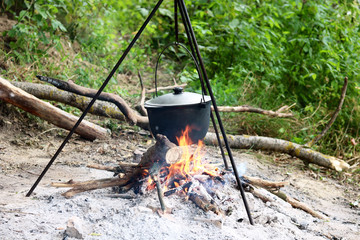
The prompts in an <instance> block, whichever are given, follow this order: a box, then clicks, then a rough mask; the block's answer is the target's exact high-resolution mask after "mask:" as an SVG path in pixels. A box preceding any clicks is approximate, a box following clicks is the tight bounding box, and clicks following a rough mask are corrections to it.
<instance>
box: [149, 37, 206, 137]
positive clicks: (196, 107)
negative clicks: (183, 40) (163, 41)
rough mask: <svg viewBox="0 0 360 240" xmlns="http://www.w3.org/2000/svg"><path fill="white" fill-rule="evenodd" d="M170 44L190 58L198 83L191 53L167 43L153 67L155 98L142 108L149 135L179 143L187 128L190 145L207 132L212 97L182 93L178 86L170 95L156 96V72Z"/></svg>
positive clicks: (197, 66)
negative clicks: (147, 121)
mask: <svg viewBox="0 0 360 240" xmlns="http://www.w3.org/2000/svg"><path fill="white" fill-rule="evenodd" d="M172 45H176V46H180V47H182V48H183V49H185V50H186V52H187V53H188V54H189V55H190V56H191V57H192V59H193V61H194V63H195V66H196V69H197V72H198V75H199V80H201V75H200V68H199V65H198V64H197V61H196V60H195V58H194V56H193V55H192V54H191V52H190V51H189V50H188V49H187V48H186V47H185V46H184V45H183V44H180V43H177V42H175V43H170V44H168V45H167V46H166V47H165V48H164V50H163V51H162V52H161V53H160V55H159V57H158V59H157V63H156V68H155V90H156V92H155V94H156V97H155V98H153V99H151V100H149V101H146V102H145V104H144V106H145V108H146V110H147V112H148V117H149V123H150V128H151V132H152V133H153V134H154V135H155V136H156V134H158V133H160V134H163V135H165V136H166V137H167V138H168V139H169V140H170V141H171V142H173V143H175V144H178V141H177V139H176V138H177V137H180V136H181V134H182V132H183V131H185V129H186V127H190V131H189V137H190V139H191V140H192V142H193V143H197V142H198V140H202V139H203V138H204V137H205V135H206V133H207V131H208V129H209V121H210V111H211V98H210V97H209V96H205V94H204V87H202V94H197V93H192V92H183V89H182V88H181V87H176V88H174V92H173V93H168V94H165V95H162V96H160V97H158V96H157V69H158V64H159V62H160V59H161V55H162V54H163V53H164V51H165V50H166V49H167V48H169V47H170V46H172Z"/></svg>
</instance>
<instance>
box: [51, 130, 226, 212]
mask: <svg viewBox="0 0 360 240" xmlns="http://www.w3.org/2000/svg"><path fill="white" fill-rule="evenodd" d="M190 132H191V128H190V127H186V129H185V130H183V131H182V134H181V136H179V137H177V138H176V139H177V141H178V142H177V143H178V144H177V145H176V144H174V143H172V142H170V141H169V140H168V139H167V138H166V137H165V136H163V135H160V134H158V135H157V136H156V140H157V141H156V144H155V145H153V146H152V147H150V148H149V149H148V150H147V151H146V152H145V153H144V154H143V156H142V158H141V161H140V163H139V164H129V163H119V166H116V167H108V166H99V165H90V166H89V167H91V168H97V169H103V170H108V171H112V172H114V173H115V175H117V177H115V178H107V179H100V180H94V181H85V182H75V181H73V180H70V181H68V182H66V183H52V185H53V186H55V187H72V189H70V190H68V191H67V192H65V193H63V195H64V196H65V197H67V198H69V197H72V196H73V195H75V194H77V193H80V192H84V191H88V190H94V189H99V188H105V187H115V186H116V187H117V191H119V192H121V193H123V192H127V191H129V190H130V189H133V190H134V192H135V193H139V192H141V191H151V190H153V189H155V188H156V189H157V191H158V196H159V202H160V205H161V210H162V211H165V210H166V205H165V201H164V196H165V197H168V196H170V195H172V194H178V195H182V196H184V197H185V199H189V200H191V201H193V202H194V203H195V204H196V205H197V206H198V207H200V208H201V209H203V210H204V211H209V210H210V211H213V212H215V213H216V214H220V213H222V211H221V209H220V208H219V207H218V205H217V204H216V201H215V200H214V199H215V196H216V191H215V190H216V188H217V187H218V186H222V185H223V184H224V183H225V181H224V180H223V178H222V174H224V173H221V172H220V170H219V168H218V165H215V164H212V163H210V162H208V161H207V159H206V158H205V153H206V152H205V147H204V144H203V142H202V141H201V140H199V141H198V142H197V143H193V142H192V140H191V138H190V137H189V133H190Z"/></svg>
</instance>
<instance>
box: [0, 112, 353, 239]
mask: <svg viewBox="0 0 360 240" xmlns="http://www.w3.org/2000/svg"><path fill="white" fill-rule="evenodd" d="M64 137H65V133H64V131H63V130H60V129H57V128H53V126H51V125H48V124H46V123H37V122H36V121H34V120H31V121H30V120H29V119H25V120H24V119H15V120H14V118H13V117H12V116H9V115H8V114H7V113H6V111H5V112H4V111H3V112H2V118H1V119H0V239H75V238H74V236H78V237H80V236H79V235H74V234H72V233H71V231H70V230H71V228H67V223H68V222H69V220H71V219H75V220H74V221H75V223H76V224H75V225H76V227H75V228H74V229H76V230H78V231H79V234H81V237H82V238H84V239H256V240H258V239H297V240H299V239H349V240H355V239H360V210H359V208H352V207H351V206H350V203H352V202H355V201H356V200H357V199H359V191H358V190H359V189H355V188H354V187H351V186H344V185H343V184H341V183H340V182H338V181H334V180H332V179H330V178H326V177H322V178H321V179H319V177H318V175H316V174H315V173H313V172H311V171H310V170H307V169H305V170H304V169H303V164H302V162H301V161H299V160H296V159H289V158H287V160H285V161H283V162H281V161H280V163H279V161H275V157H270V156H266V155H263V154H261V153H257V152H245V151H234V156H235V160H236V163H237V164H238V166H239V168H240V169H242V170H245V168H246V175H248V176H254V177H256V176H257V177H261V178H263V179H268V180H273V181H281V180H284V179H286V180H288V181H290V182H291V184H290V185H289V186H287V187H285V188H283V189H282V190H283V191H284V192H286V193H287V194H289V195H291V196H292V197H294V198H297V199H299V200H300V201H302V202H304V203H306V204H308V205H309V206H311V207H312V208H313V209H315V210H316V211H318V212H320V213H322V214H324V215H326V216H327V217H328V220H326V221H324V220H319V219H317V218H314V217H312V216H311V215H309V214H308V213H305V212H304V211H302V210H298V209H294V208H292V207H291V206H290V205H289V204H288V203H285V202H284V201H282V200H281V199H278V198H277V197H275V196H272V197H273V199H274V202H272V203H269V202H268V203H263V202H262V201H261V200H260V199H258V198H255V197H254V196H253V195H252V194H251V193H246V198H247V200H248V202H249V205H250V208H251V215H252V217H253V219H254V222H255V225H253V226H252V225H250V224H249V220H248V217H247V214H246V212H245V208H244V205H243V201H242V198H241V196H240V193H239V191H238V190H236V189H235V188H234V179H233V177H232V175H230V177H228V182H227V184H225V185H224V186H219V191H220V192H221V195H222V197H223V199H222V203H221V204H220V207H221V208H222V209H223V210H230V209H231V210H232V214H231V215H230V216H226V217H219V216H217V215H216V214H214V213H212V212H207V213H205V212H203V211H202V210H201V209H199V208H198V207H196V206H195V205H194V204H193V203H192V202H190V201H186V200H185V199H184V197H183V196H179V195H176V194H174V195H171V196H169V197H166V198H165V201H166V205H167V206H168V207H171V208H172V209H173V210H172V213H171V214H166V215H159V214H158V212H156V211H153V210H152V209H153V208H156V207H159V202H158V198H157V194H156V191H150V192H144V194H142V195H140V194H139V195H133V197H132V198H131V199H122V198H112V197H110V196H109V194H111V193H113V190H112V189H110V188H109V189H102V190H95V191H92V192H85V193H80V194H78V195H76V196H75V197H73V198H70V199H66V198H64V197H63V196H62V195H61V193H63V192H64V191H65V189H57V188H54V187H51V186H50V183H51V182H58V181H62V182H63V181H68V180H70V179H74V180H90V179H99V178H104V177H111V176H112V174H111V173H109V172H105V171H101V170H95V169H89V168H87V167H86V165H87V164H89V163H100V164H105V165H116V163H117V162H118V161H128V162H133V161H135V162H136V161H138V160H137V159H136V158H135V157H134V151H135V152H136V151H138V150H139V149H146V148H148V147H149V146H151V144H152V143H153V142H152V141H151V139H150V138H149V137H147V136H145V135H143V134H140V133H137V132H134V131H129V130H125V131H119V132H118V133H117V134H116V136H114V137H112V138H111V139H109V140H106V141H95V142H89V141H85V140H82V139H80V138H79V137H76V136H75V137H73V138H72V139H71V140H70V143H69V144H68V145H67V146H66V147H65V149H64V151H63V152H62V153H61V154H60V156H59V158H58V159H57V160H56V162H55V164H53V166H52V167H51V168H50V170H49V171H48V173H47V174H46V176H45V177H44V179H43V180H42V182H41V183H40V184H39V186H38V187H37V188H36V190H35V192H34V193H33V195H32V196H31V197H25V194H26V193H27V191H28V190H29V189H30V187H31V186H32V184H33V183H34V182H35V180H36V178H37V176H38V175H39V174H40V172H41V171H42V169H43V168H44V167H45V165H46V164H47V163H48V161H49V160H50V158H51V156H52V154H54V152H55V151H56V150H57V148H58V146H59V145H60V144H61V142H62V140H63V139H64ZM207 151H208V153H207V156H206V159H208V160H211V161H212V162H218V163H222V159H221V158H220V157H219V156H220V155H219V153H218V149H216V148H212V147H207ZM244 166H245V167H244ZM71 236H72V237H71Z"/></svg>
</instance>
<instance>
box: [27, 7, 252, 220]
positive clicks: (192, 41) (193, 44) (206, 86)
mask: <svg viewBox="0 0 360 240" xmlns="http://www.w3.org/2000/svg"><path fill="white" fill-rule="evenodd" d="M162 2H163V0H159V1H158V3H157V4H156V6H155V7H154V9H153V10H152V11H151V13H150V15H149V16H148V17H147V19H146V20H145V22H144V23H143V25H142V26H141V28H140V29H139V31H138V32H137V34H136V35H135V37H134V39H133V40H132V41H131V43H130V44H129V46H128V47H127V48H126V50H125V51H124V53H123V55H122V56H121V57H120V59H119V61H118V62H117V63H116V65H115V66H114V68H113V69H112V70H111V72H110V74H109V75H108V77H107V78H106V80H105V81H104V83H103V84H102V85H101V87H100V89H99V90H98V92H97V93H96V94H95V96H94V97H93V99H92V100H91V102H90V103H89V105H88V106H87V108H86V109H85V110H84V112H83V114H82V115H81V116H80V118H79V120H78V121H77V122H76V123H75V125H74V127H73V128H72V129H71V131H70V132H69V134H68V135H67V137H66V138H65V139H64V141H63V143H62V144H61V145H60V147H59V149H58V150H57V151H56V153H55V154H54V156H53V157H52V158H51V160H50V161H49V163H48V164H47V165H46V167H45V168H44V170H43V171H42V173H41V174H40V176H39V177H38V179H37V180H36V181H35V183H34V184H33V186H32V187H31V189H30V190H29V192H28V193H27V194H26V196H27V197H29V196H30V195H31V194H32V192H33V191H34V190H35V188H36V187H37V185H38V184H39V182H40V181H41V179H42V178H43V177H44V175H45V174H46V172H47V171H48V170H49V168H50V167H51V165H52V164H53V162H54V161H55V159H56V158H57V157H58V155H59V154H60V152H61V151H62V149H63V148H64V147H65V145H66V143H67V142H68V141H69V139H70V138H71V136H72V135H73V133H74V132H75V130H76V128H77V127H78V126H79V125H80V123H81V121H82V120H83V119H84V118H85V116H86V114H87V113H88V112H89V110H90V108H91V107H92V106H93V104H94V103H95V101H96V100H97V99H98V97H99V95H100V94H101V92H102V91H103V90H104V88H105V87H106V85H107V84H108V83H109V81H110V79H111V78H112V77H113V75H114V74H115V72H116V70H117V69H118V68H119V66H120V64H121V63H122V62H123V61H124V59H125V57H126V56H127V54H128V53H129V51H130V50H131V48H132V47H133V46H134V44H135V43H136V41H137V40H138V39H139V37H140V35H141V34H142V32H143V31H144V29H145V28H146V26H147V24H148V23H149V22H150V20H151V19H152V17H153V16H154V14H155V13H156V11H157V10H158V9H159V7H160V5H161V4H162ZM174 10H175V37H176V42H179V41H178V39H179V36H178V10H179V12H180V14H181V18H182V21H183V24H184V27H185V31H186V35H187V38H188V41H189V45H190V49H191V52H192V54H193V56H195V58H196V59H195V60H196V61H197V63H198V64H199V66H200V69H201V74H200V81H201V86H202V88H203V90H204V92H205V94H209V95H210V97H211V100H212V104H213V107H214V110H215V115H216V119H217V122H218V124H219V127H220V131H221V134H222V136H223V139H224V143H225V147H226V150H227V152H228V155H229V159H230V162H231V166H232V168H233V171H234V174H235V178H236V181H237V184H238V186H239V189H240V193H241V197H242V199H243V202H244V205H245V209H246V212H247V215H248V218H249V221H250V223H251V224H252V225H253V224H254V223H253V220H252V217H251V214H250V209H249V206H248V203H247V200H246V197H245V192H244V189H243V186H242V184H241V180H240V177H239V173H238V170H237V167H236V164H235V162H234V159H233V156H232V153H231V149H230V146H229V143H228V140H227V137H226V133H225V129H224V126H223V124H222V121H221V118H220V114H219V111H218V108H217V105H216V101H215V97H214V94H213V92H212V89H211V85H210V81H209V79H208V76H207V73H206V70H205V66H204V62H203V60H202V58H201V54H200V51H199V46H198V43H197V41H196V37H195V34H194V30H193V28H192V25H191V22H190V18H189V14H188V11H187V8H186V6H185V2H184V0H174ZM210 116H211V121H212V123H213V126H214V129H215V133H216V136H217V140H218V143H219V146H220V150H221V155H222V157H223V160H224V164H225V168H226V169H228V168H229V167H228V164H227V161H226V158H225V154H224V150H223V148H222V145H221V141H220V136H219V132H218V129H217V124H216V121H215V117H214V115H213V114H212V113H211V115H210Z"/></svg>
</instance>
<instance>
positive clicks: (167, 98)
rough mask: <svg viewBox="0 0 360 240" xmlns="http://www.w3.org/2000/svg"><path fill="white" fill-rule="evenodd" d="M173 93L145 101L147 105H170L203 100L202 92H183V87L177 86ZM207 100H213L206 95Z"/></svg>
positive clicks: (196, 102)
mask: <svg viewBox="0 0 360 240" xmlns="http://www.w3.org/2000/svg"><path fill="white" fill-rule="evenodd" d="M173 91H174V92H173V93H168V94H165V95H162V96H160V97H156V98H153V99H151V100H149V101H146V102H145V107H169V106H183V105H192V104H199V103H201V102H204V101H203V99H202V98H203V97H202V95H201V94H198V93H192V92H183V89H182V88H181V87H175V88H174V89H173ZM204 98H205V102H209V101H211V98H210V97H209V96H204Z"/></svg>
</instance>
